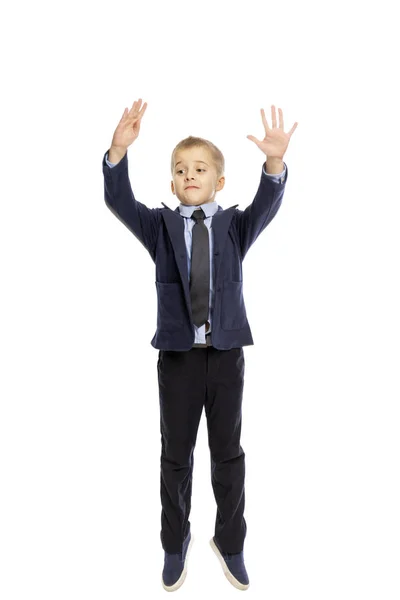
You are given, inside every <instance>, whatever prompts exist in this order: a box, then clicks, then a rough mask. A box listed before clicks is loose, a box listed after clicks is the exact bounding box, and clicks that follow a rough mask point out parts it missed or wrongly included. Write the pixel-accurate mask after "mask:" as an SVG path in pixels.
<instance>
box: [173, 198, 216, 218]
mask: <svg viewBox="0 0 400 600" xmlns="http://www.w3.org/2000/svg"><path fill="white" fill-rule="evenodd" d="M178 208H179V212H180V214H181V215H182V217H188V218H191V216H192V214H193V211H194V210H196V208H202V209H203V211H204V214H205V215H206V218H207V217H212V216H213V215H214V214H215V213H216V212H217V210H218V204H217V201H216V200H213V202H205V203H204V204H200V206H188V205H187V204H182V203H180V205H179V206H178Z"/></svg>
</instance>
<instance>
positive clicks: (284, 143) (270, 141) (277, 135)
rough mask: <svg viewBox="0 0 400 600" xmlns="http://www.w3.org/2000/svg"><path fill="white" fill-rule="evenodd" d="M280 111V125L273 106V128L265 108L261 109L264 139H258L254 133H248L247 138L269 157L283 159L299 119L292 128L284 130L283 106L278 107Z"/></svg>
mask: <svg viewBox="0 0 400 600" xmlns="http://www.w3.org/2000/svg"><path fill="white" fill-rule="evenodd" d="M278 111H279V126H278V127H277V126H276V111H275V106H274V105H272V106H271V114H272V129H271V128H270V127H269V126H268V123H267V119H266V118H265V112H264V109H263V108H262V109H261V117H262V121H263V124H264V129H265V137H264V139H263V140H258V139H257V138H255V137H254V136H253V135H248V136H247V138H248V139H249V140H251V141H252V142H254V143H255V144H257V146H258V147H259V148H260V150H262V152H264V154H265V155H266V156H267V157H269V158H275V157H276V158H279V159H281V160H282V159H283V155H284V154H285V152H286V150H287V147H288V145H289V141H290V138H291V136H292V134H293V132H294V130H295V129H296V127H297V125H298V123H297V121H296V122H295V124H294V125H293V127H292V129H291V130H290V131H289V132H288V133H285V132H284V131H283V112H282V109H281V108H278Z"/></svg>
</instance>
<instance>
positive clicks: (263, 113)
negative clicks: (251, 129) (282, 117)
mask: <svg viewBox="0 0 400 600" xmlns="http://www.w3.org/2000/svg"><path fill="white" fill-rule="evenodd" d="M261 117H262V120H263V124H264V127H265V133H266V132H267V131H268V130H269V126H268V123H267V119H266V118H265V112H264V109H263V108H262V109H261Z"/></svg>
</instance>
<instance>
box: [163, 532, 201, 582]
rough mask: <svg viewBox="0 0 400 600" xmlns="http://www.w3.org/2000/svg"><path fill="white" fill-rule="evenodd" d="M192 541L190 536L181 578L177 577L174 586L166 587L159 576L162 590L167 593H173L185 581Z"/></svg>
mask: <svg viewBox="0 0 400 600" xmlns="http://www.w3.org/2000/svg"><path fill="white" fill-rule="evenodd" d="M193 541H194V538H193V535H192V536H191V538H190V542H189V546H188V549H187V552H186V558H185V563H184V565H183V571H182V573H181V576H180V577H179V579H178V581H177V582H176V583H174V585H170V586H168V585H165V583H164V580H163V578H162V576H161V583H162V586H163V588H164V590H165V591H167V592H175V591H176V590H178V589H179V588H180V587H181V585H182V584H183V582H184V581H185V579H186V573H187V565H188V560H189V554H190V551H191V549H192V546H193Z"/></svg>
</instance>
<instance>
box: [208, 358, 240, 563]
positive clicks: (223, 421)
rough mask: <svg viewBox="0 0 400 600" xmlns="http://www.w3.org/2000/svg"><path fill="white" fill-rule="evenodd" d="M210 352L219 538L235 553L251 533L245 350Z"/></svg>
mask: <svg viewBox="0 0 400 600" xmlns="http://www.w3.org/2000/svg"><path fill="white" fill-rule="evenodd" d="M208 352H209V353H208V375H207V394H206V403H205V413H206V417H207V429H208V441H209V447H210V458H211V482H212V487H213V491H214V496H215V500H216V503H217V516H216V522H215V537H216V540H217V542H218V543H219V546H220V548H221V549H222V550H223V551H224V552H228V553H230V554H234V553H237V552H241V551H242V550H243V545H244V539H245V536H246V530H247V526H246V521H245V518H244V516H243V513H244V505H245V490H244V484H245V453H244V451H243V448H242V447H241V445H240V434H241V426H242V395H243V386H244V353H243V348H232V349H231V350H216V349H215V348H209V349H208Z"/></svg>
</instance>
